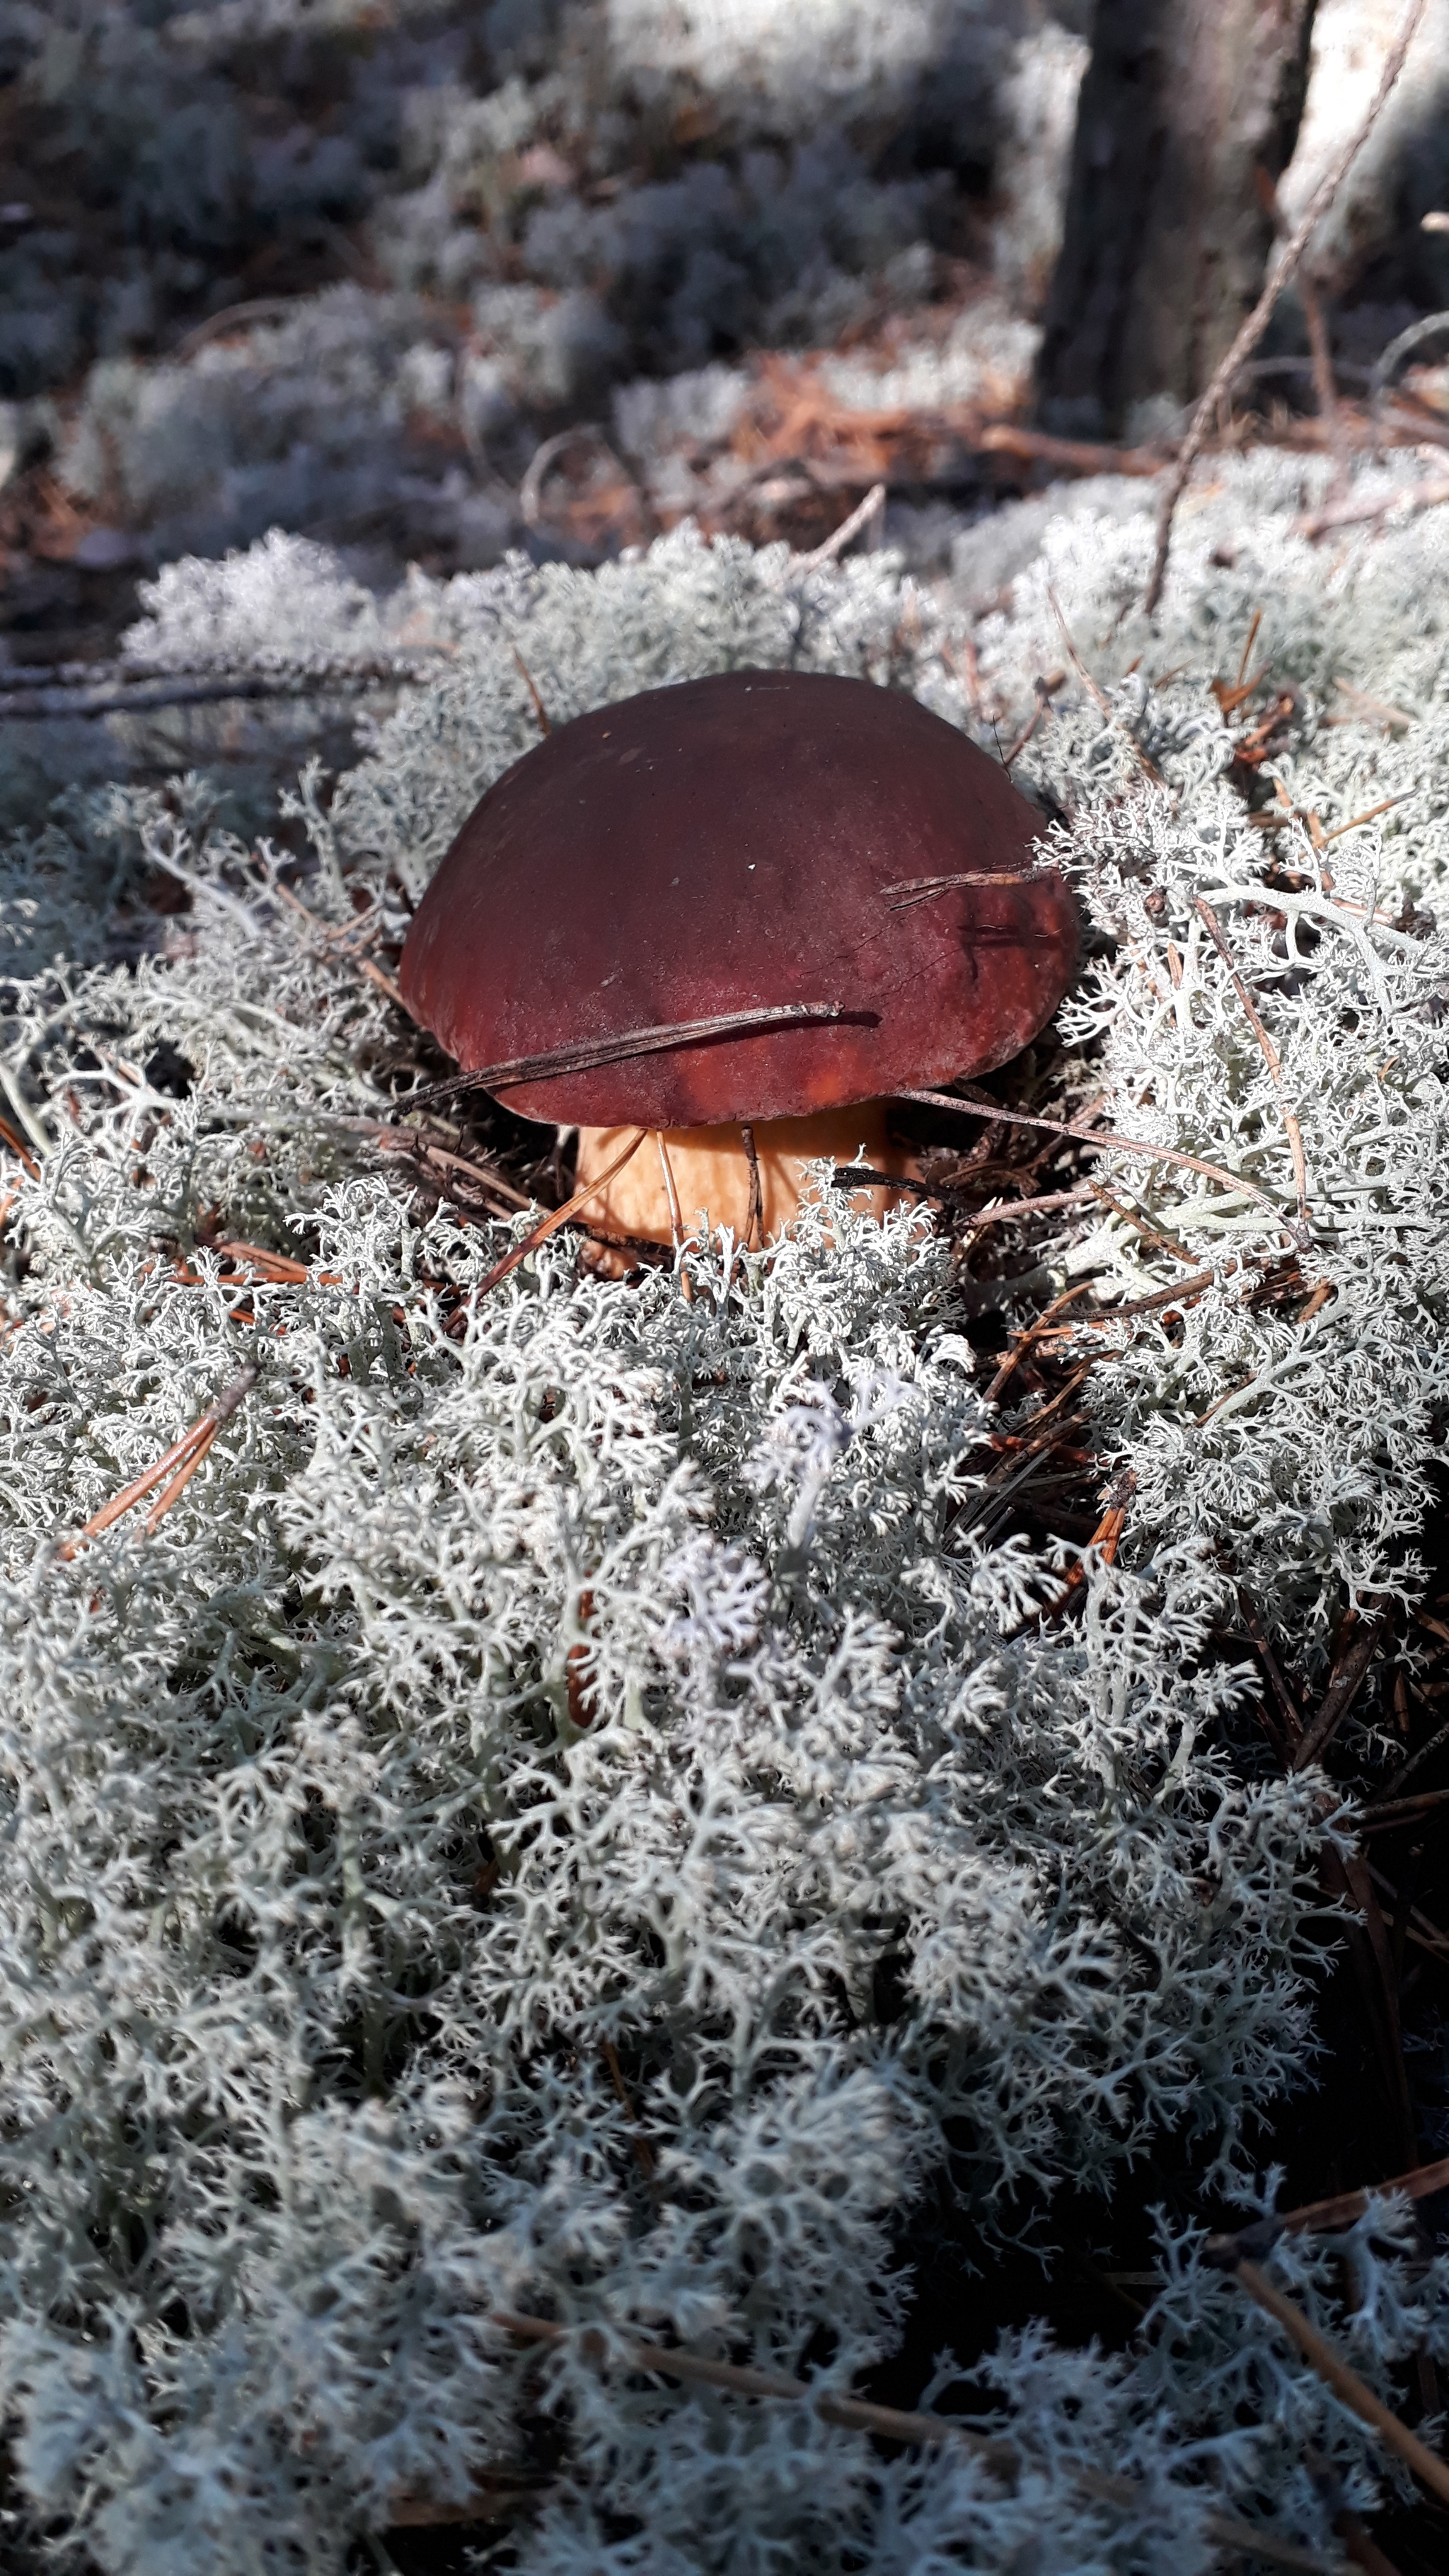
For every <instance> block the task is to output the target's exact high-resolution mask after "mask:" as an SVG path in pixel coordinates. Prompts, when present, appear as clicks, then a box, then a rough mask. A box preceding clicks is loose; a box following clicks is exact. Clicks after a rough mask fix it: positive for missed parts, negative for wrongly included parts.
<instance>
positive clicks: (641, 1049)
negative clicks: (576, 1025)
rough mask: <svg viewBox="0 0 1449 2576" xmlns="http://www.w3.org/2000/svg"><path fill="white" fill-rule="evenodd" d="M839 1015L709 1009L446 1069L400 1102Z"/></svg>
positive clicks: (797, 1008) (835, 1007)
mask: <svg viewBox="0 0 1449 2576" xmlns="http://www.w3.org/2000/svg"><path fill="white" fill-rule="evenodd" d="M845 1016H846V1014H845V1012H844V1010H843V1009H842V1008H841V1005H840V1004H839V1003H838V1002H780V1003H775V1004H771V1005H769V1006H767V1007H765V1008H762V1009H760V1010H754V1011H715V1012H714V1013H712V1014H711V1016H710V1017H709V1018H708V1019H704V1020H674V1021H670V1022H667V1023H666V1024H665V1025H663V1026H662V1027H659V1028H651V1029H623V1030H621V1031H620V1033H619V1035H618V1036H617V1037H611V1038H577V1039H575V1040H574V1041H573V1043H572V1044H571V1045H568V1046H561V1047H550V1048H549V1049H547V1050H546V1051H545V1052H544V1053H543V1054H541V1055H517V1056H510V1058H509V1059H508V1061H507V1063H505V1064H483V1065H478V1066H475V1067H474V1069H473V1070H472V1071H471V1072H469V1073H458V1074H451V1075H450V1076H449V1078H448V1080H447V1081H446V1082H432V1083H429V1084H428V1085H427V1087H426V1089H424V1090H422V1091H413V1092H409V1093H408V1094H407V1097H406V1099H405V1100H404V1101H403V1103H402V1104H401V1105H402V1106H403V1107H404V1108H407V1109H427V1108H430V1107H431V1106H432V1104H433V1102H434V1101H437V1100H452V1099H455V1098H456V1097H457V1095H458V1093H459V1092H460V1091H512V1090H514V1089H516V1088H517V1087H518V1085H519V1084H521V1083H526V1082H547V1081H550V1080H551V1079H552V1077H553V1076H554V1075H555V1074H560V1073H591V1072H593V1071H594V1069H595V1068H596V1067H597V1066H598V1065H601V1064H624V1063H626V1062H627V1061H628V1060H629V1059H630V1058H631V1057H634V1056H638V1055H662V1054H663V1053H664V1051H665V1049H666V1048H668V1047H675V1046H697V1045H698V1044H700V1043H701V1041H702V1040H704V1039H706V1038H718V1037H728V1036H730V1035H731V1034H733V1033H734V1032H735V1031H737V1030H746V1029H749V1030H754V1029H778V1028H804V1027H807V1026H810V1025H813V1024H817V1023H819V1022H821V1021H825V1020H840V1019H844V1018H845Z"/></svg>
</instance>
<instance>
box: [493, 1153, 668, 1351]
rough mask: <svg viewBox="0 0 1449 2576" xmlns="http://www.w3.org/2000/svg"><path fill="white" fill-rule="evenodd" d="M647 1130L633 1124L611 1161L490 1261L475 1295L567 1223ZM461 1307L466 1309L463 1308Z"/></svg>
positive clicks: (621, 1165)
mask: <svg viewBox="0 0 1449 2576" xmlns="http://www.w3.org/2000/svg"><path fill="white" fill-rule="evenodd" d="M649 1132H650V1131H649V1129H648V1128H647V1127H636V1128H635V1130H634V1133H633V1135H632V1136H631V1137H630V1139H629V1142H628V1144H627V1145H626V1146H625V1147H624V1149H623V1152H622V1153H619V1154H616V1155H615V1156H614V1159H613V1161H612V1163H606V1164H605V1166H604V1169H603V1170H602V1171H601V1172H600V1173H599V1175H598V1177H597V1178H596V1179H595V1180H592V1181H588V1182H586V1183H585V1185H584V1187H583V1188H582V1189H581V1190H575V1192H574V1194H573V1197H572V1198H571V1199H565V1201H564V1203H563V1206H562V1207H561V1208H555V1209H554V1210H553V1212H552V1214H551V1215H550V1216H546V1217H545V1218H544V1219H543V1221H542V1223H541V1224H539V1225H536V1226H535V1227H534V1229H533V1231H532V1233H531V1234H526V1235H525V1236H524V1238H523V1241H522V1242H521V1243H515V1245H514V1247H513V1250H512V1251H511V1252H505V1254H504V1256H503V1259H502V1260H501V1261H498V1262H495V1263H494V1265H493V1268H492V1269H491V1270H490V1271H489V1273H488V1276H487V1278H486V1279H480V1280H479V1282H478V1286H477V1289H476V1290H475V1292H474V1293H475V1295H476V1296H479V1297H486V1296H487V1294H488V1292H489V1290H490V1288H496V1287H498V1286H499V1284H500V1282H501V1281H503V1280H505V1279H506V1278H507V1277H508V1276H509V1274H510V1272H512V1271H514V1270H516V1269H517V1268H518V1265H519V1263H520V1262H521V1261H526V1260H527V1259H528V1256H529V1254H530V1253H531V1252H536V1251H537V1250H538V1247H539V1245H540V1244H541V1243H546V1242H547V1241H548V1238H549V1236H550V1235H551V1234H557V1232H558V1229H559V1227H560V1226H561V1225H567V1223H568V1221H569V1218H570V1217H571V1216H576V1215H577V1214H578V1211H579V1209H580V1208H581V1207H583V1206H584V1205H585V1203H586V1201H587V1200H589V1199H592V1198H596V1197H597V1196H598V1193H599V1191H600V1190H601V1189H602V1188H603V1186H604V1184H605V1182H606V1181H611V1180H612V1179H613V1177H614V1174H615V1173H616V1172H622V1170H623V1168H624V1165H625V1164H626V1163H627V1162H629V1161H630V1160H631V1159H632V1157H633V1156H634V1155H635V1154H637V1153H638V1151H639V1148H640V1146H641V1145H642V1144H643V1142H644V1139H645V1137H646V1136H647V1135H648V1134H649ZM463 1311H464V1312H465V1313H466V1309H464V1310H463Z"/></svg>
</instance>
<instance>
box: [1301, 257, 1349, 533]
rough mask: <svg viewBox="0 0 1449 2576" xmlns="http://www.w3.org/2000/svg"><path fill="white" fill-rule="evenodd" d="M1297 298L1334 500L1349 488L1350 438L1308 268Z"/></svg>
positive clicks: (1318, 298)
mask: <svg viewBox="0 0 1449 2576" xmlns="http://www.w3.org/2000/svg"><path fill="white" fill-rule="evenodd" d="M1298 301H1299V303H1300V304H1301V305H1302V307H1303V319H1304V321H1305V322H1306V323H1307V325H1308V346H1309V350H1310V352H1311V354H1312V358H1313V390H1314V393H1315V395H1316V396H1317V399H1318V413H1319V418H1320V419H1321V421H1322V422H1323V434H1324V437H1325V438H1326V440H1327V442H1328V446H1329V450H1330V452H1331V454H1332V457H1333V475H1332V479H1331V481H1330V483H1329V486H1328V498H1329V500H1330V501H1334V500H1336V499H1337V498H1338V495H1339V494H1340V493H1341V492H1343V491H1346V490H1347V488H1348V481H1349V476H1350V473H1351V471H1352V468H1351V466H1350V462H1349V446H1348V441H1347V439H1346V438H1345V437H1344V434H1343V414H1342V412H1341V411H1340V410H1339V407H1338V387H1337V385H1336V384H1335V382H1334V378H1333V351H1332V349H1331V347H1330V346H1329V339H1328V325H1327V323H1326V322H1325V321H1324V318H1323V299H1322V297H1321V296H1320V294H1319V292H1318V281H1317V279H1316V278H1315V277H1313V276H1312V275H1311V273H1310V271H1309V270H1308V269H1307V268H1305V269H1303V271H1302V272H1301V274H1300V276H1299V279H1298Z"/></svg>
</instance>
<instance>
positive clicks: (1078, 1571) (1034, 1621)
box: [1001, 1468, 1137, 1646]
mask: <svg viewBox="0 0 1449 2576" xmlns="http://www.w3.org/2000/svg"><path fill="white" fill-rule="evenodd" d="M1136 1490H1137V1479H1136V1477H1135V1476H1134V1475H1133V1474H1132V1472H1131V1470H1130V1468H1129V1470H1128V1472H1127V1474H1126V1475H1125V1476H1124V1477H1122V1478H1121V1480H1120V1482H1119V1484H1118V1485H1117V1486H1116V1487H1115V1488H1114V1494H1115V1497H1116V1499H1109V1501H1108V1503H1107V1506H1106V1509H1105V1510H1104V1511H1103V1514H1102V1517H1101V1519H1100V1520H1099V1521H1098V1523H1097V1526H1096V1528H1095V1529H1094V1530H1093V1532H1092V1535H1091V1537H1090V1538H1089V1539H1088V1541H1087V1543H1086V1546H1085V1547H1084V1548H1083V1550H1082V1553H1081V1555H1080V1556H1079V1557H1078V1559H1077V1562H1076V1564H1075V1565H1074V1566H1073V1567H1072V1569H1071V1571H1070V1573H1069V1574H1068V1576H1067V1579H1066V1582H1065V1583H1064V1584H1063V1586H1062V1588H1061V1590H1060V1592H1058V1593H1057V1594H1056V1596H1055V1598H1054V1599H1052V1600H1050V1601H1043V1602H1042V1603H1041V1604H1040V1606H1039V1608H1037V1609H1035V1610H1029V1611H1028V1612H1027V1614H1026V1617H1025V1618H1024V1619H1019V1620H1018V1621H1017V1623H1016V1626H1015V1627H1014V1628H1008V1629H1007V1631H1006V1634H1005V1635H1004V1637H1003V1638H1002V1641H1001V1642H1002V1644H1003V1645H1004V1646H1013V1645H1015V1643H1016V1640H1017V1638H1018V1637H1024V1636H1025V1635H1026V1632H1027V1630H1028V1629H1029V1628H1035V1627H1039V1626H1040V1627H1045V1626H1047V1624H1048V1622H1049V1621H1051V1620H1053V1619H1059V1618H1060V1617H1061V1614H1062V1612H1063V1611H1064V1610H1065V1609H1066V1608H1067V1607H1068V1606H1069V1604H1070V1603H1071V1602H1072V1601H1073V1600H1074V1599H1075V1598H1076V1595H1077V1594H1078V1592H1080V1590H1081V1589H1082V1586H1083V1585H1084V1584H1085V1582H1086V1580H1087V1557H1088V1555H1089V1553H1090V1551H1091V1550H1092V1549H1093V1548H1096V1550H1097V1552H1098V1559H1099V1562H1100V1563H1101V1564H1103V1565H1114V1564H1115V1563H1116V1561H1117V1550H1118V1547H1119V1546H1120V1545H1121V1540H1122V1532H1123V1530H1124V1529H1125V1528H1126V1526H1127V1505H1128V1503H1129V1502H1130V1501H1131V1499H1132V1496H1133V1494H1134V1493H1135V1492H1136Z"/></svg>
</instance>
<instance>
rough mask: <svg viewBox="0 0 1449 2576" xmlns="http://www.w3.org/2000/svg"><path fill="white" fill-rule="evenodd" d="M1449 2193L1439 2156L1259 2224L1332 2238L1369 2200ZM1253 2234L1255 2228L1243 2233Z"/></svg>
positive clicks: (1448, 2161)
mask: <svg viewBox="0 0 1449 2576" xmlns="http://www.w3.org/2000/svg"><path fill="white" fill-rule="evenodd" d="M1437 2191H1449V2156H1440V2158H1439V2160H1438V2162H1437V2163H1436V2164H1431V2165H1412V2166H1411V2167H1410V2169H1409V2171H1408V2172H1407V2173H1401V2174H1394V2175H1393V2176H1392V2177H1391V2179H1390V2180H1389V2181H1388V2182H1375V2183H1366V2184H1364V2185H1363V2186H1362V2188H1361V2189H1359V2190H1358V2191H1340V2192H1335V2193H1334V2195H1333V2197H1332V2199H1331V2200H1309V2201H1305V2202H1304V2203H1303V2206H1302V2208H1301V2209H1287V2210H1283V2211H1282V2212H1281V2213H1280V2214H1278V2215H1277V2216H1276V2217H1274V2218H1271V2219H1269V2220H1266V2221H1259V2222H1258V2224H1259V2225H1268V2226H1271V2227H1272V2228H1274V2229H1275V2230H1276V2232H1277V2233H1278V2234H1279V2235H1280V2236H1306V2235H1332V2234H1334V2233H1335V2232H1336V2231H1337V2229H1339V2228H1340V2227H1352V2226H1354V2225H1355V2224H1356V2223H1357V2221H1358V2220H1359V2219H1360V2218H1362V2217H1363V2216H1364V2215H1365V2213H1366V2211H1367V2209H1368V2206H1369V2203H1370V2201H1374V2200H1387V2198H1388V2196H1389V2194H1390V2193H1391V2192H1402V2193H1403V2195H1404V2198H1405V2199H1406V2200H1432V2199H1433V2197H1434V2194H1435V2192H1437ZM1242 2232H1243V2233H1245V2234H1248V2235H1253V2234H1255V2233H1256V2230H1255V2229H1247V2230H1244V2231H1242ZM1208 2241H1209V2244H1210V2246H1214V2247H1216V2246H1218V2245H1226V2244H1228V2243H1230V2242H1232V2241H1234V2240H1232V2239H1229V2238H1227V2237H1216V2236H1215V2237H1211V2238H1209V2240H1208Z"/></svg>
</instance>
